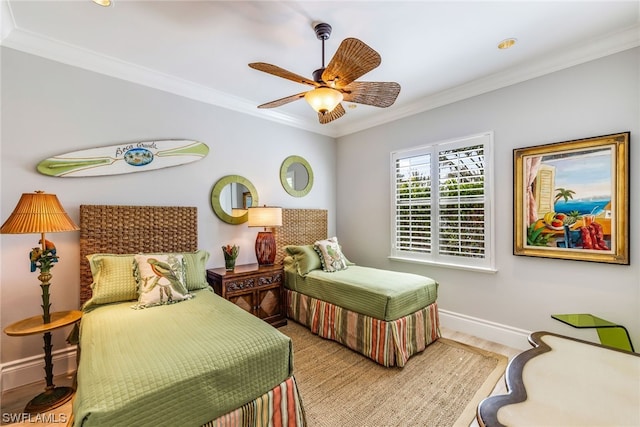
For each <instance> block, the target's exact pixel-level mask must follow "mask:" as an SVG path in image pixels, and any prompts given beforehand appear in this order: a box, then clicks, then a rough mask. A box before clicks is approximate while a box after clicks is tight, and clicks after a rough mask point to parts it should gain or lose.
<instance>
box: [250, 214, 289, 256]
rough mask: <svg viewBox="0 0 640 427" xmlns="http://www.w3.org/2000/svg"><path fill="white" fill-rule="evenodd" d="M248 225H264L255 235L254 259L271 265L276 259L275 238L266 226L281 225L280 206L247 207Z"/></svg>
mask: <svg viewBox="0 0 640 427" xmlns="http://www.w3.org/2000/svg"><path fill="white" fill-rule="evenodd" d="M247 225H248V226H249V227H264V231H260V232H258V236H257V237H256V259H257V260H258V264H259V265H273V263H274V262H275V260H276V238H275V237H274V235H273V232H272V231H271V230H267V228H272V227H280V226H281V225H282V208H278V207H274V206H260V207H250V208H249V220H248V221H247Z"/></svg>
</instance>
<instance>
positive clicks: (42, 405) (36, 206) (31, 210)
mask: <svg viewBox="0 0 640 427" xmlns="http://www.w3.org/2000/svg"><path fill="white" fill-rule="evenodd" d="M79 229H80V228H79V227H78V226H77V225H76V224H75V223H74V222H73V221H72V220H71V218H69V216H68V215H67V213H66V212H65V211H64V208H63V207H62V205H61V204H60V202H59V201H58V198H57V197H56V195H55V194H45V193H44V192H43V191H36V192H35V193H24V194H23V195H22V197H20V200H19V201H18V205H17V206H16V207H15V209H14V210H13V213H11V215H10V216H9V218H8V219H7V220H6V221H5V223H4V224H3V225H2V227H0V233H2V234H26V233H39V234H40V244H41V247H36V248H33V249H32V250H31V253H30V254H29V258H30V260H31V271H32V272H33V271H35V270H36V268H38V269H39V270H40V274H39V275H38V280H40V282H41V283H40V287H41V288H42V310H43V315H42V324H44V326H45V328H42V329H43V330H47V331H46V332H44V351H45V357H44V361H45V373H46V382H47V385H46V387H45V391H44V392H43V393H41V394H40V395H38V396H36V397H35V398H34V399H33V400H32V401H31V402H30V403H29V405H27V408H26V410H27V412H32V411H30V410H29V409H30V408H31V409H33V411H34V412H35V411H37V410H41V409H50V408H53V407H56V406H59V405H60V404H61V403H64V402H65V401H67V400H69V399H70V398H71V396H72V395H73V389H72V388H70V387H56V386H55V385H54V384H53V361H52V355H51V348H52V345H51V332H49V330H48V329H53V325H50V328H46V326H47V324H49V323H51V322H52V316H51V313H50V312H49V309H50V307H51V304H50V302H49V285H50V283H49V281H50V280H51V278H52V275H51V273H50V270H51V269H52V268H53V266H54V263H56V262H58V255H57V253H56V248H55V246H54V245H53V243H51V242H49V241H47V240H46V239H45V233H57V232H61V231H74V230H79ZM26 320H29V319H26ZM76 320H77V319H76ZM15 325H18V323H16V324H15ZM5 332H6V330H5ZM27 333H29V332H25V333H23V334H20V333H16V335H24V334H27ZM30 405H31V406H30Z"/></svg>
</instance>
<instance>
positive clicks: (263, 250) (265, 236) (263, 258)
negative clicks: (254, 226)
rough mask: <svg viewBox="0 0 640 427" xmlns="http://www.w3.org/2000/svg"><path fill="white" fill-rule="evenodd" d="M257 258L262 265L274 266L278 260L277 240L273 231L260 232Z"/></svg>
mask: <svg viewBox="0 0 640 427" xmlns="http://www.w3.org/2000/svg"><path fill="white" fill-rule="evenodd" d="M256 258H257V259H258V264H260V265H273V263H274V262H275V260H276V238H275V237H274V236H273V233H272V232H271V231H260V232H259V233H258V237H256Z"/></svg>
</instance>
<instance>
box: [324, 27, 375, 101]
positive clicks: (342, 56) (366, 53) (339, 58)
mask: <svg viewBox="0 0 640 427" xmlns="http://www.w3.org/2000/svg"><path fill="white" fill-rule="evenodd" d="M380 62H382V58H380V54H378V52H376V51H375V50H373V49H371V48H370V47H369V46H368V45H366V44H365V43H364V42H362V41H360V40H358V39H354V38H348V39H344V40H343V41H342V43H340V46H339V47H338V50H337V51H336V53H335V55H333V58H331V61H330V62H329V65H327V68H326V69H325V70H324V72H323V73H322V80H324V81H325V82H326V83H330V82H334V81H335V85H336V87H337V88H339V89H341V88H343V87H344V86H346V85H348V84H349V83H351V82H352V81H354V80H355V79H357V78H358V77H360V76H363V75H364V74H366V73H368V72H369V71H371V70H373V69H374V68H376V67H377V66H378V65H380ZM336 79H337V80H336Z"/></svg>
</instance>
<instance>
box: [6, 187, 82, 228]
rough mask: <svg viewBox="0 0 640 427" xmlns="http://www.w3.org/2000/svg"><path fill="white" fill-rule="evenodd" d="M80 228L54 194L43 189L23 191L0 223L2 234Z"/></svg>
mask: <svg viewBox="0 0 640 427" xmlns="http://www.w3.org/2000/svg"><path fill="white" fill-rule="evenodd" d="M74 230H80V227H78V226H77V225H76V224H75V223H74V222H73V220H72V219H71V218H69V215H67V213H66V212H65V210H64V208H63V207H62V205H61V204H60V201H59V200H58V197H57V196H56V195H55V194H46V193H44V192H43V191H36V192H35V193H24V194H23V195H22V197H20V200H19V201H18V205H17V206H16V207H15V209H14V210H13V212H12V213H11V215H10V216H9V218H7V220H6V221H5V222H4V224H2V227H1V228H0V233H2V234H26V233H58V232H62V231H74Z"/></svg>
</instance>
